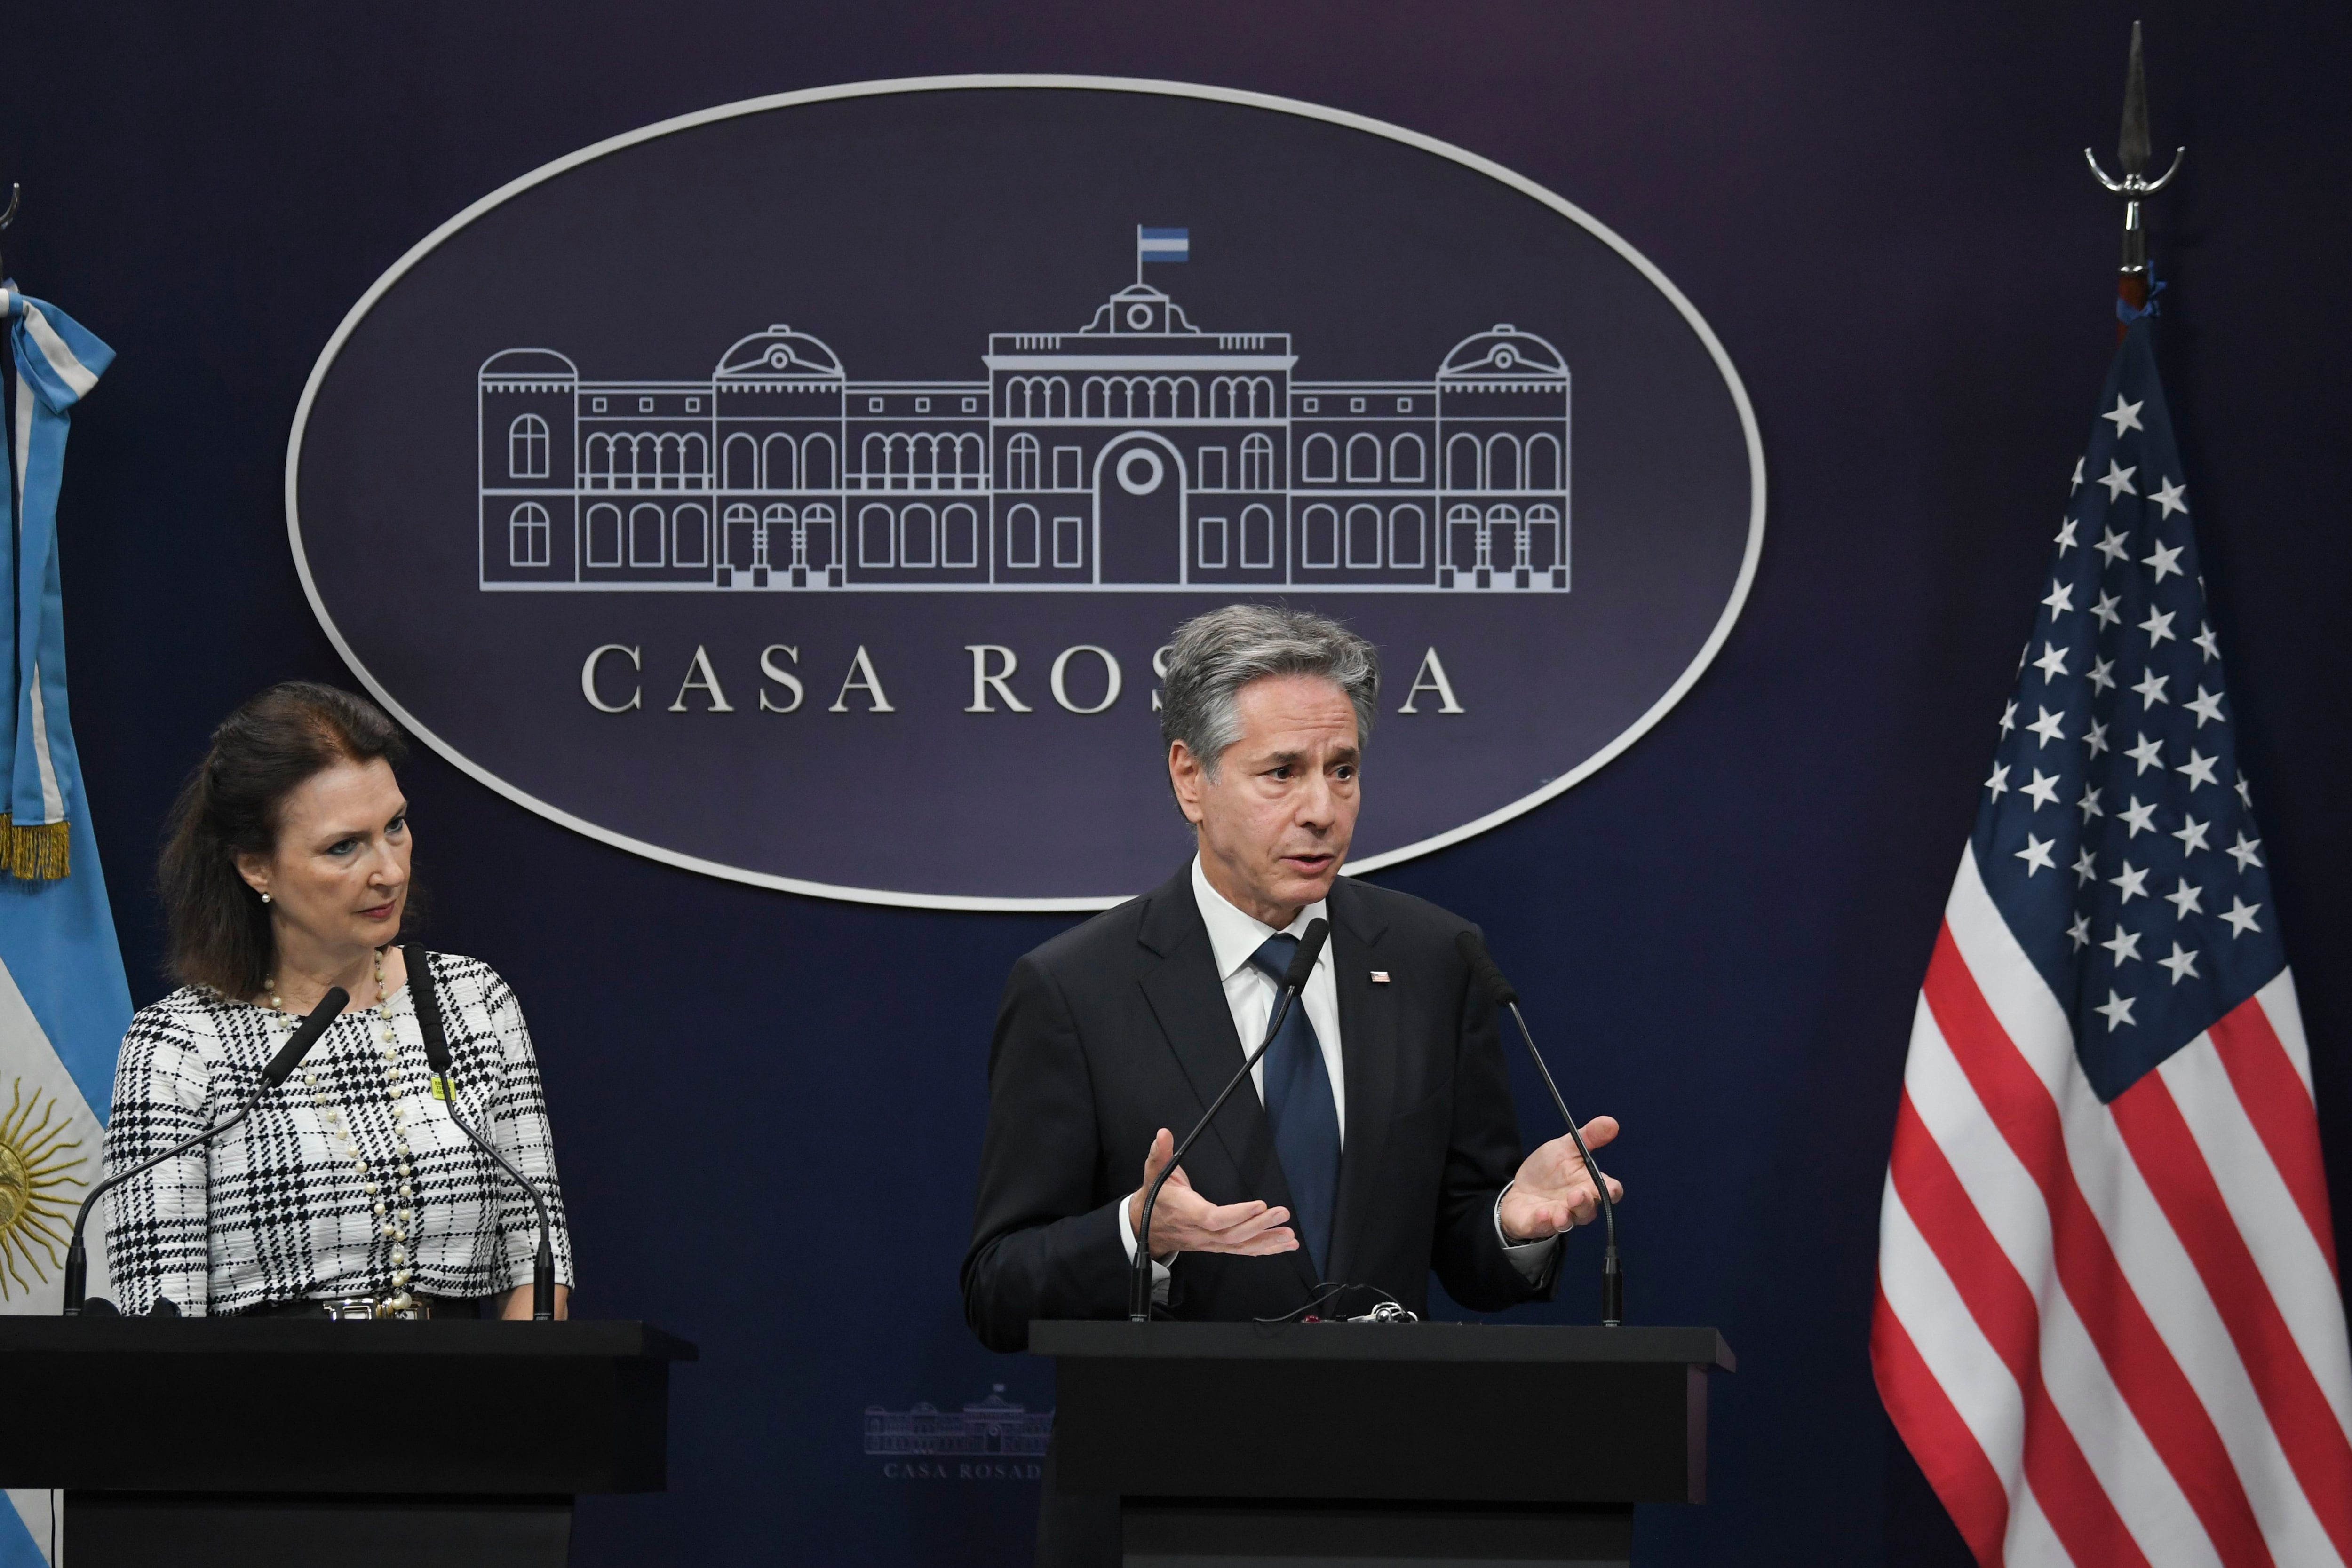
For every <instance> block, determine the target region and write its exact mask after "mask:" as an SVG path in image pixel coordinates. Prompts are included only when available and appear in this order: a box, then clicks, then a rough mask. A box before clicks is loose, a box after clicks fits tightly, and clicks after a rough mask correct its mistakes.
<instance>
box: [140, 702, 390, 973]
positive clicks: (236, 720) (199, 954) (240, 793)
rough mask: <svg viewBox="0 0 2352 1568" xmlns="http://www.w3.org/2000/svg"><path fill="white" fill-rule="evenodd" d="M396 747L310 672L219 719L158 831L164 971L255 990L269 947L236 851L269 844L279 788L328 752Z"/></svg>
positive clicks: (296, 783) (285, 792)
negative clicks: (166, 942)
mask: <svg viewBox="0 0 2352 1568" xmlns="http://www.w3.org/2000/svg"><path fill="white" fill-rule="evenodd" d="M407 752H408V740H407V737H405V736H404V735H402V734H401V733H400V729H399V727H398V726H396V725H394V723H393V722H392V720H391V719H390V718H389V717H387V716H385V714H384V711H383V709H382V708H380V707H378V706H375V704H373V703H372V702H370V701H368V700H367V698H365V697H363V696H359V695H354V694H352V693H351V692H346V691H341V690H338V689H337V688H335V687H333V686H327V685H319V684H318V683H317V682H315V681H288V682H286V683H285V684H284V685H275V686H272V687H270V688H269V689H268V691H266V692H263V693H262V694H261V695H258V696H257V697H254V698H252V699H251V700H250V701H248V702H247V703H246V705H245V706H243V707H240V708H238V709H237V710H236V712H235V713H233V714H231V715H229V716H228V717H227V718H226V719H225V720H224V721H222V724H221V727H219V728H218V729H215V731H213V738H212V745H211V746H210V747H207V748H206V749H205V759H204V761H203V762H201V763H199V764H198V765H197V766H196V770H195V771H194V773H191V774H190V775H188V781H187V783H186V784H184V785H183V786H182V787H181V789H180V798H179V799H178V800H175V801H174V802H173V805H172V815H171V820H170V821H169V822H168V823H167V824H166V829H165V833H164V839H163V863H162V865H161V866H160V867H159V868H158V871H157V877H156V880H157V883H159V885H160V887H161V890H162V893H163V913H164V916H165V919H166V920H167V921H168V922H169V925H170V929H171V965H172V973H173V975H174V976H175V977H178V978H180V979H181V980H184V981H186V982H189V983H191V984H194V985H200V986H210V987H211V988H213V989H214V990H215V991H218V992H219V993H220V994H221V995H223V996H225V997H248V996H251V995H253V994H254V993H255V992H256V991H257V990H259V989H260V988H261V985H262V982H263V981H264V980H266V979H268V977H269V975H270V970H271V966H272V965H273V964H274V963H275V962H276V956H277V947H276V943H275V941H274V939H273V938H272V936H271V935H270V929H269V911H268V909H266V908H265V907H263V905H262V903H261V899H260V897H259V896H258V895H257V894H255V893H254V891H253V889H252V888H251V887H250V886H248V885H247V883H246V880H245V878H244V877H242V876H240V875H238V874H237V870H236V857H237V856H238V855H240V854H257V855H268V854H270V853H272V852H275V851H276V849H277V847H278V826H279V824H280V821H281V820H282V818H283V817H284V815H285V810H286V798H287V797H288V796H289V795H291V794H292V793H293V792H294V791H295V790H296V789H299V788H300V787H301V785H302V784H303V783H304V781H306V780H307V779H310V778H312V777H313V776H315V775H317V774H320V773H323V772H325V771H326V770H327V769H328V768H332V767H334V766H335V765H336V764H337V763H339V762H373V761H376V760H378V759H381V760H383V761H384V762H387V763H396V762H398V761H399V760H400V759H401V758H403V757H404V756H406V755H407Z"/></svg>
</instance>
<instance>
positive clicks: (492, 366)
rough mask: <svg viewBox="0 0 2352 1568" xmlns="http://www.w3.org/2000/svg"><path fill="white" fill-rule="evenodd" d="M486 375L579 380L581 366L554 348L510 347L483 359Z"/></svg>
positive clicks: (548, 379)
mask: <svg viewBox="0 0 2352 1568" xmlns="http://www.w3.org/2000/svg"><path fill="white" fill-rule="evenodd" d="M482 374H483V375H485V376H519V377H527V378H529V379H530V380H532V381H578V380H579V379H580V367H579V366H577V365H575V364H573V363H572V361H570V360H568V359H566V358H564V357H563V356H562V354H559V353H557V352H556V351H555V350H552V349H509V350H505V351H504V352H503V353H497V354H492V355H491V356H490V357H489V358H488V359H487V360H485V361H482Z"/></svg>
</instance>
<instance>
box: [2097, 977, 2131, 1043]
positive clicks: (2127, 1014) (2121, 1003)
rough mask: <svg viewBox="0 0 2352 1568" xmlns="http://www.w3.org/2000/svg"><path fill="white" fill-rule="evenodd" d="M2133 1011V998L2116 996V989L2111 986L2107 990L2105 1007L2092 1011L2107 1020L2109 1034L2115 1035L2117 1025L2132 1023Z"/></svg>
mask: <svg viewBox="0 0 2352 1568" xmlns="http://www.w3.org/2000/svg"><path fill="white" fill-rule="evenodd" d="M2131 1009H2132V998H2129V997H2119V996H2117V995H2116V992H2115V988H2114V987H2112V986H2110V987H2108V988H2107V999H2106V1003H2105V1006H2102V1007H2095V1008H2093V1009H2091V1010H2092V1011H2093V1012H2095V1013H2097V1014H2098V1015H2099V1016H2100V1017H2102V1018H2104V1019H2106V1020H2107V1032H2108V1033H2109V1034H2113V1033H2114V1032H2115V1031H2116V1025H2117V1024H2126V1023H2130V1022H2131V1021H2132V1016H2131Z"/></svg>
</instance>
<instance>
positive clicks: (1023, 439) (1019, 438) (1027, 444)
mask: <svg viewBox="0 0 2352 1568" xmlns="http://www.w3.org/2000/svg"><path fill="white" fill-rule="evenodd" d="M1039 465H1040V458H1039V455H1038V452H1037V438H1036V437H1035V436H1034V435H1032V434H1029V433H1028V432H1026V431H1024V432H1022V433H1021V434H1018V435H1016V436H1014V437H1013V439H1012V440H1011V441H1008V442H1006V443H1005V444H1004V485H1005V487H1006V488H1007V489H1011V490H1034V489H1036V488H1037V487H1038V485H1037V472H1038V468H1039Z"/></svg>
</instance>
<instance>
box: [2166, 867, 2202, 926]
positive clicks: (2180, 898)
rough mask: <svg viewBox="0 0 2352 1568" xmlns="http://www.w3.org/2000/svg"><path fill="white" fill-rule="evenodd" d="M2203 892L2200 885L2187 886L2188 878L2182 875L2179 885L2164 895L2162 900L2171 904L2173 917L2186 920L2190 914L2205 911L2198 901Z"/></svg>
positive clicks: (2200, 913) (2199, 913) (2198, 913)
mask: <svg viewBox="0 0 2352 1568" xmlns="http://www.w3.org/2000/svg"><path fill="white" fill-rule="evenodd" d="M2204 892H2205V890H2204V889H2203V888H2201V887H2191V886H2189V879H2188V878H2187V877H2185V876H2184V877H2182V878H2181V879H2180V885H2179V886H2178V887H2176V888H2174V889H2173V890H2172V891H2171V892H2170V893H2168V894H2165V895H2164V901H2165V902H2166V903H2167V904H2170V905H2172V907H2173V911H2174V918H2175V919H2178V920H2186V919H2188V918H2189V916H2190V915H2202V914H2204V913H2205V906H2204V905H2203V904H2200V903H2199V902H2198V900H2199V899H2200V897H2201V896H2202V895H2203V894H2204Z"/></svg>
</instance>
